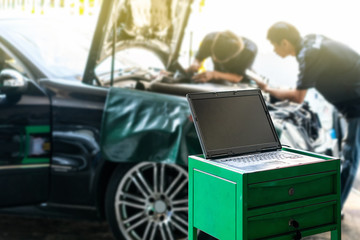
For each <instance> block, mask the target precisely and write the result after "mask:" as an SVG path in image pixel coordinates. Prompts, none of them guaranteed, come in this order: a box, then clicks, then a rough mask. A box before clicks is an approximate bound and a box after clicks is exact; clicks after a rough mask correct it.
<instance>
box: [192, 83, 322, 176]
mask: <svg viewBox="0 0 360 240" xmlns="http://www.w3.org/2000/svg"><path fill="white" fill-rule="evenodd" d="M186 97H187V100H188V102H189V105H190V109H191V114H192V118H193V120H194V124H195V128H196V132H197V135H198V137H199V140H200V145H201V148H202V151H203V154H204V157H205V158H206V159H208V160H211V161H215V162H220V163H223V164H225V165H229V166H232V167H236V168H240V169H242V170H247V171H256V170H264V169H268V168H274V167H276V168H279V167H288V166H290V165H298V164H306V163H309V162H314V161H321V159H319V158H315V157H309V156H305V155H301V154H296V153H291V152H289V151H282V150H281V149H282V145H281V143H280V140H279V137H278V135H277V133H276V130H275V127H274V124H273V122H272V120H271V116H270V113H269V111H268V109H267V106H266V104H265V101H264V98H263V96H262V93H261V91H260V90H259V89H251V90H238V91H226V92H207V93H189V94H187V95H186Z"/></svg>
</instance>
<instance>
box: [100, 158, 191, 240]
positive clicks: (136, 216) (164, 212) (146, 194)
mask: <svg viewBox="0 0 360 240" xmlns="http://www.w3.org/2000/svg"><path fill="white" fill-rule="evenodd" d="M105 211H106V216H107V220H108V222H109V225H110V227H111V229H112V231H113V233H114V235H115V237H116V238H117V239H126V240H130V239H131V240H133V239H134V240H135V239H136V240H140V239H141V240H180V239H186V238H187V226H188V174H187V172H186V171H185V170H184V168H182V167H180V166H179V165H176V164H167V163H153V162H141V163H139V164H136V165H135V166H132V167H127V168H124V165H121V164H120V165H119V166H118V167H117V168H116V169H115V171H114V173H113V175H112V177H111V180H110V184H109V186H108V188H107V192H106V204H105Z"/></svg>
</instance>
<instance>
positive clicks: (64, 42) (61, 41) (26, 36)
mask: <svg viewBox="0 0 360 240" xmlns="http://www.w3.org/2000/svg"><path fill="white" fill-rule="evenodd" d="M71 20H72V19H71V18H70V19H65V20H64V19H63V20H61V21H60V20H59V19H44V18H42V19H31V20H30V21H21V20H17V21H15V20H14V21H11V22H10V23H9V24H7V27H9V29H8V30H9V31H10V32H11V33H9V34H11V35H12V37H13V39H11V40H12V44H14V45H15V46H16V47H17V48H18V49H19V50H20V51H21V52H22V53H23V54H25V55H26V56H29V58H30V61H31V62H33V63H34V64H36V65H37V66H39V67H40V68H41V69H40V70H41V71H43V72H44V73H45V74H46V75H47V76H48V77H51V78H66V79H79V80H80V79H81V77H82V74H83V72H84V68H85V64H86V59H87V56H88V53H89V49H90V43H91V39H92V35H93V30H94V26H95V25H94V24H92V23H94V22H95V21H96V19H95V18H90V19H86V20H88V22H86V21H85V19H84V20H82V21H71Z"/></svg>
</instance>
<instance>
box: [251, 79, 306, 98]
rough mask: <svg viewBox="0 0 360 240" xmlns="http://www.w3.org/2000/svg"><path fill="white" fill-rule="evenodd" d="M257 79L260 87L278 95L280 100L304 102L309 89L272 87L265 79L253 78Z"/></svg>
mask: <svg viewBox="0 0 360 240" xmlns="http://www.w3.org/2000/svg"><path fill="white" fill-rule="evenodd" d="M251 79H252V80H254V81H255V83H256V84H257V85H258V87H259V88H260V89H261V90H263V91H264V92H267V93H269V94H270V95H272V96H274V97H276V98H277V99H280V100H290V101H292V102H296V103H302V102H303V101H304V99H305V96H306V92H307V89H277V88H271V87H269V86H268V85H267V84H266V83H264V82H263V81H261V80H259V79H257V78H251Z"/></svg>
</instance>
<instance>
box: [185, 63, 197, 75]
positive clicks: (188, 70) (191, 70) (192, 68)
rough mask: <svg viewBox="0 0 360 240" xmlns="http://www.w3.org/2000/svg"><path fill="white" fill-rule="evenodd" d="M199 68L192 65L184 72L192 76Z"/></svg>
mask: <svg viewBox="0 0 360 240" xmlns="http://www.w3.org/2000/svg"><path fill="white" fill-rule="evenodd" d="M199 68H200V66H198V65H197V64H192V65H190V66H189V68H187V69H186V70H185V71H186V72H187V73H190V74H193V73H196V72H197V71H198V70H199Z"/></svg>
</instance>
